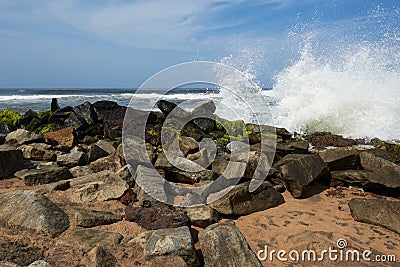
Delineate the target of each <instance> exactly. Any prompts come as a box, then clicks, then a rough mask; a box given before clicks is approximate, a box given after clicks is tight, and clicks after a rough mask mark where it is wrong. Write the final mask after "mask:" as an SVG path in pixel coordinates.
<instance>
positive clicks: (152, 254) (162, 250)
mask: <svg viewBox="0 0 400 267" xmlns="http://www.w3.org/2000/svg"><path fill="white" fill-rule="evenodd" d="M144 256H145V259H146V260H151V259H153V258H157V257H161V256H179V257H181V258H182V259H183V260H184V261H185V262H186V264H187V266H200V262H199V259H198V257H197V254H196V251H195V249H194V244H193V241H192V236H191V234H190V230H189V227H187V226H182V227H178V228H173V229H160V230H156V231H154V232H152V233H151V235H150V237H149V240H148V242H147V244H146V246H145V248H144Z"/></svg>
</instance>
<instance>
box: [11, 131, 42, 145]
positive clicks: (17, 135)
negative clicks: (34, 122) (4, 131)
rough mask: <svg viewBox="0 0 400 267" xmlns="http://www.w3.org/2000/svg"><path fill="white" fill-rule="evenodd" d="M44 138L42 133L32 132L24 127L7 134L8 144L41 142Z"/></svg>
mask: <svg viewBox="0 0 400 267" xmlns="http://www.w3.org/2000/svg"><path fill="white" fill-rule="evenodd" d="M43 141H44V139H43V137H41V136H40V135H37V134H35V133H32V132H30V131H27V130H24V129H18V130H15V131H13V132H11V133H9V134H8V135H7V136H6V141H5V142H6V144H9V145H14V146H20V145H24V144H31V143H40V142H43Z"/></svg>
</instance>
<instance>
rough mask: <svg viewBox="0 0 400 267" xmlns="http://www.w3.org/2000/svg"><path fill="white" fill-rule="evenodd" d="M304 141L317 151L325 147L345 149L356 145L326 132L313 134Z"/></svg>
mask: <svg viewBox="0 0 400 267" xmlns="http://www.w3.org/2000/svg"><path fill="white" fill-rule="evenodd" d="M306 139H307V140H308V141H310V142H311V144H312V145H313V146H314V147H315V148H318V149H322V148H326V147H331V146H333V147H346V146H354V145H357V142H356V141H355V140H353V139H349V138H344V137H343V136H341V135H335V134H332V133H327V132H317V133H313V134H312V135H310V136H307V137H306Z"/></svg>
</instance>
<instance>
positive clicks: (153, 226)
mask: <svg viewBox="0 0 400 267" xmlns="http://www.w3.org/2000/svg"><path fill="white" fill-rule="evenodd" d="M125 219H126V220H127V221H130V222H135V223H137V224H138V225H140V226H141V227H143V228H144V229H146V230H157V229H164V228H177V227H181V226H190V218H189V217H188V216H187V215H186V213H185V212H184V211H183V210H181V209H178V208H175V207H173V206H169V205H166V204H163V203H159V204H156V205H152V206H151V207H132V206H127V207H126V208H125Z"/></svg>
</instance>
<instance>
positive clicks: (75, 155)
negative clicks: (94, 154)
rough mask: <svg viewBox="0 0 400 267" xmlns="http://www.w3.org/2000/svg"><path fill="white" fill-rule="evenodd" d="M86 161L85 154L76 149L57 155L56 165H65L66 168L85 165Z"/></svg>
mask: <svg viewBox="0 0 400 267" xmlns="http://www.w3.org/2000/svg"><path fill="white" fill-rule="evenodd" d="M87 161H88V160H87V154H86V153H85V152H82V151H78V150H74V151H72V152H71V153H68V154H62V155H58V156H57V165H59V166H66V167H68V168H72V167H75V166H82V165H86V164H87Z"/></svg>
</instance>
